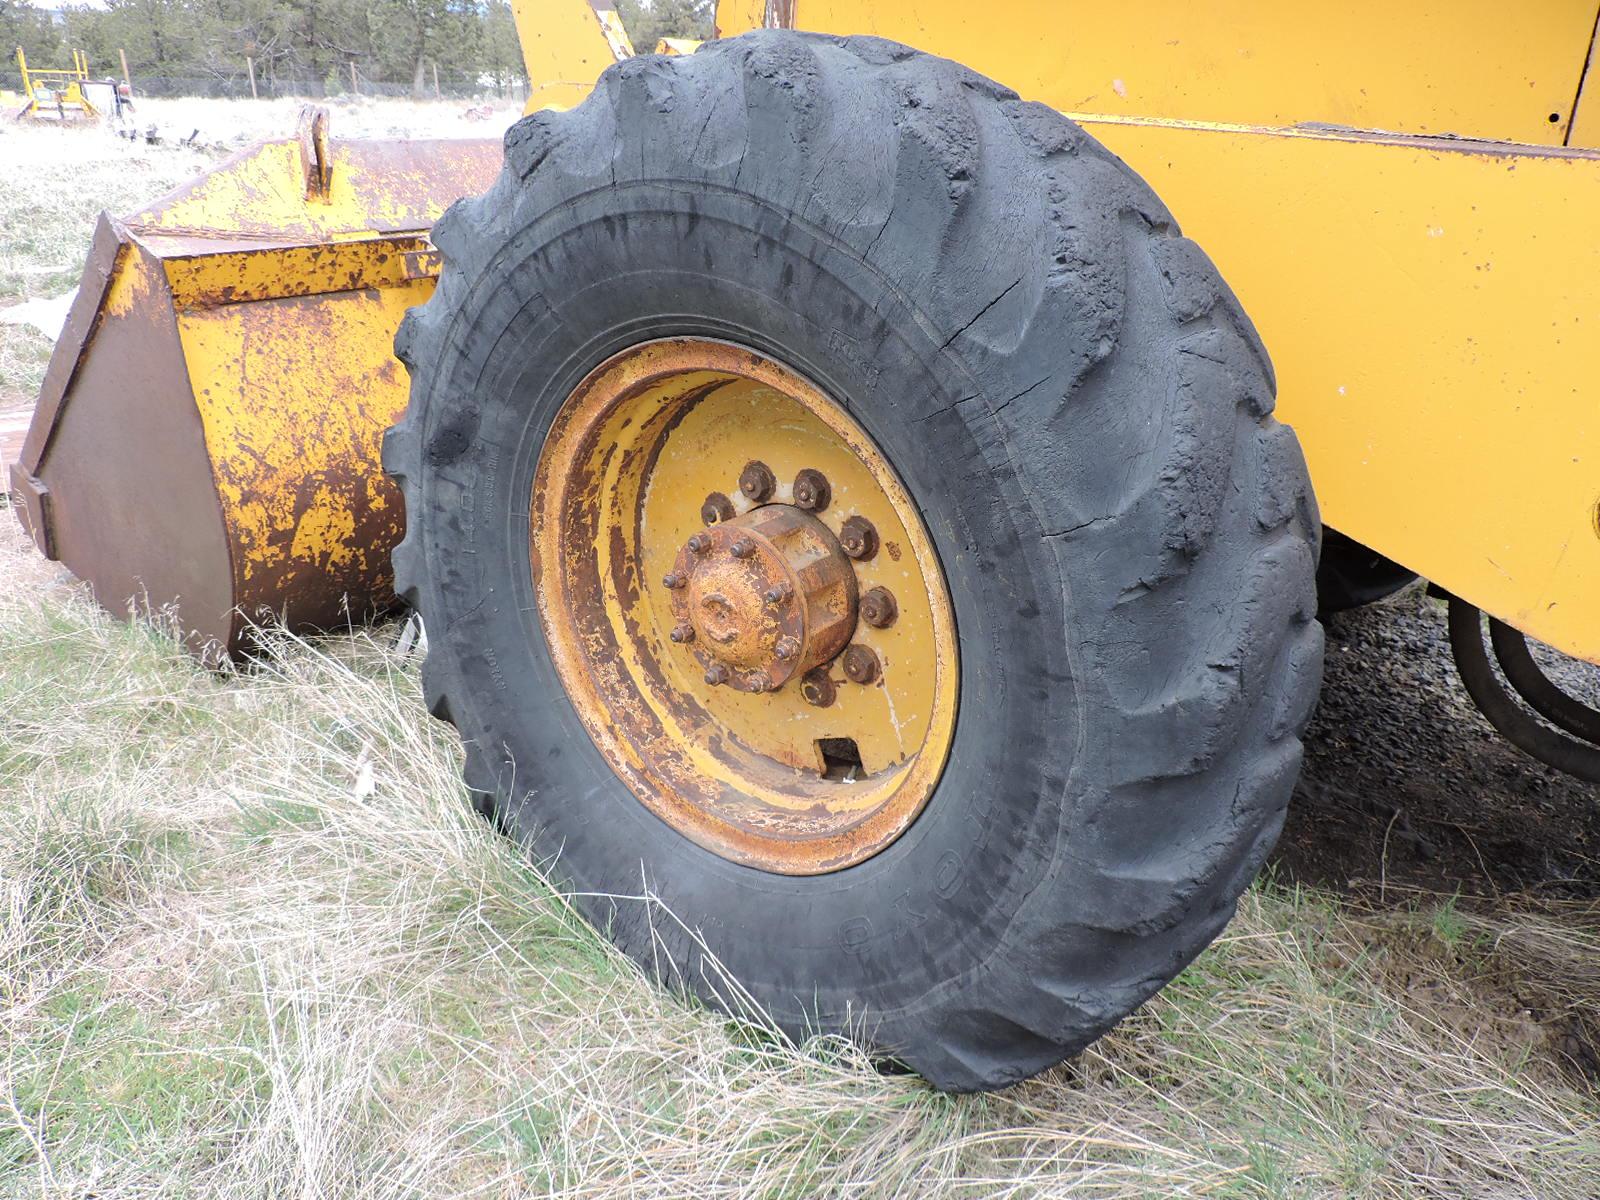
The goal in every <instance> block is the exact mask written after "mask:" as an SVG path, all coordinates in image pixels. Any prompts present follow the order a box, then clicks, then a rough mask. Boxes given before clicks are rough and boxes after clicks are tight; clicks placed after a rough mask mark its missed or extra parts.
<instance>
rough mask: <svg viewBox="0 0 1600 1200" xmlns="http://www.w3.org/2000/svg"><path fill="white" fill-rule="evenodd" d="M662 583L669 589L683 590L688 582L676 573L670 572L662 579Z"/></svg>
mask: <svg viewBox="0 0 1600 1200" xmlns="http://www.w3.org/2000/svg"><path fill="white" fill-rule="evenodd" d="M661 582H662V583H664V584H666V585H667V586H668V587H669V588H681V587H682V586H683V585H684V584H685V583H686V582H688V581H687V580H686V579H684V577H683V576H682V575H679V574H678V573H677V572H676V571H668V572H667V573H666V574H665V575H663V576H662V577H661Z"/></svg>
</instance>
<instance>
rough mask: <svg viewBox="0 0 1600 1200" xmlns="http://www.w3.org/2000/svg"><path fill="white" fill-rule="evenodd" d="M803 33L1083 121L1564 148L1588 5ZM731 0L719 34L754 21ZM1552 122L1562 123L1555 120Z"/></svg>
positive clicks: (1120, 13)
mask: <svg viewBox="0 0 1600 1200" xmlns="http://www.w3.org/2000/svg"><path fill="white" fill-rule="evenodd" d="M794 8H795V27H796V28H800V29H811V30H822V31H826V32H829V33H866V34H877V35H879V36H881V37H887V38H893V39H895V40H896V41H902V42H906V43H909V44H910V45H913V46H916V47H917V48H919V49H922V50H927V51H930V52H932V53H934V54H941V55H944V56H946V57H947V58H953V59H956V60H957V61H959V62H963V63H965V64H966V65H968V66H970V67H972V68H973V69H975V70H977V71H981V72H983V73H984V74H985V75H989V76H991V77H992V78H994V79H998V80H1000V81H1001V82H1003V83H1005V84H1007V85H1009V86H1011V87H1014V88H1016V89H1017V90H1018V91H1019V92H1021V93H1022V94H1023V95H1024V96H1026V97H1028V98H1029V99H1031V100H1041V101H1043V102H1044V103H1046V104H1049V105H1051V106H1053V107H1055V108H1059V109H1063V110H1071V111H1077V112H1088V111H1093V112H1101V113H1108V114H1112V115H1118V116H1143V117H1169V118H1177V119H1183V120H1198V121H1215V122H1235V123H1239V124H1249V125H1296V124H1301V123H1305V122H1324V123H1329V124H1338V125H1349V126H1353V127H1356V128H1362V129H1385V130H1394V131H1398V132H1406V133H1434V134H1442V133H1452V134H1459V135H1461V136H1465V137H1478V138H1495V139H1502V140H1508V141H1519V142H1530V143H1536V144H1543V145H1560V144H1561V143H1562V140H1563V138H1564V137H1565V136H1566V132H1567V124H1568V121H1569V120H1570V118H1571V115H1572V106H1573V100H1574V97H1575V96H1576V95H1577V91H1578V80H1579V76H1580V75H1581V73H1582V71H1583V65H1584V61H1585V59H1586V57H1587V56H1588V53H1589V42H1590V37H1591V35H1592V33H1593V31H1594V27H1595V15H1596V11H1597V5H1596V2H1595V0H1540V2H1539V3H1537V4H1506V3H1503V0H1410V2H1406V0H1401V2H1400V3H1394V2H1392V0H1347V2H1346V3H1344V4H1339V5H1322V4H1319V5H1315V6H1312V5H1305V4H1295V3H1285V2H1284V0H1217V2H1216V3H1211V4H1197V3H1195V2H1194V0H1144V2H1143V3H1141V4H1139V5H1138V6H1137V7H1136V8H1130V7H1128V6H1126V5H1119V4H1106V3H1103V2H1102V0H1062V2H1058V3H1042V2H1035V3H1026V2H1022V0H1012V2H1011V3H999V4H973V3H971V0H878V2H876V3H863V2H862V0H796V3H795V6H794ZM765 11H766V5H765V4H763V3H757V2H752V0H725V2H724V3H723V4H722V5H720V6H719V8H718V13H717V25H718V29H719V31H720V32H722V33H723V34H724V35H726V36H731V35H732V34H736V33H742V32H744V31H745V30H747V29H751V28H754V27H756V26H757V25H759V24H760V20H761V18H762V16H763V15H764V13H765ZM1552 115H1554V116H1555V117H1556V120H1555V121H1552V120H1551V119H1550V118H1551V116H1552Z"/></svg>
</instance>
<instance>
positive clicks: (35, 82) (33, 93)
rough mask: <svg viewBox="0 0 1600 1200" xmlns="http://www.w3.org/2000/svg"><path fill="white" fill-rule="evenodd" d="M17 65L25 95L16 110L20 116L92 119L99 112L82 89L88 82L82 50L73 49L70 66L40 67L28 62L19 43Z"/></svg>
mask: <svg viewBox="0 0 1600 1200" xmlns="http://www.w3.org/2000/svg"><path fill="white" fill-rule="evenodd" d="M17 69H18V70H19V71H21V72H22V95H23V97H24V103H23V106H22V108H21V110H20V111H19V112H18V113H17V117H18V118H19V119H21V118H24V117H32V118H35V119H38V120H56V121H69V120H74V119H76V120H84V121H92V120H94V119H95V118H96V117H98V116H99V115H100V114H99V112H98V111H97V110H96V109H95V106H94V105H93V104H91V103H90V101H89V97H88V96H87V95H85V93H84V84H86V83H88V82H89V56H88V55H87V54H85V53H84V52H83V51H82V50H74V51H73V52H72V66H70V67H64V68H60V67H47V68H43V69H41V68H38V67H30V66H28V58H27V55H25V54H23V52H22V47H21V46H18V47H17Z"/></svg>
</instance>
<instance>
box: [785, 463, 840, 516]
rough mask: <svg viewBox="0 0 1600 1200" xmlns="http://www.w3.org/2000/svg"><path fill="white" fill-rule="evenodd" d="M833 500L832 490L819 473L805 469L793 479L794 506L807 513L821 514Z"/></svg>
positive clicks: (825, 477)
mask: <svg viewBox="0 0 1600 1200" xmlns="http://www.w3.org/2000/svg"><path fill="white" fill-rule="evenodd" d="M832 499H833V488H832V486H830V485H829V483H828V477H827V476H826V475H824V474H823V473H822V472H821V471H817V470H814V469H812V468H811V467H807V468H806V469H805V470H803V471H801V472H800V473H799V474H798V475H796V476H795V477H794V504H795V507H796V508H803V509H805V510H806V511H807V512H821V511H822V510H823V509H825V508H827V507H828V501H830V500H832Z"/></svg>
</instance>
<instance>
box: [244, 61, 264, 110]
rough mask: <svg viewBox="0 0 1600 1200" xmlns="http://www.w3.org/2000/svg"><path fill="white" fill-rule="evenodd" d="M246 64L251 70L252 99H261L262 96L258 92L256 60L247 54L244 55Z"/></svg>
mask: <svg viewBox="0 0 1600 1200" xmlns="http://www.w3.org/2000/svg"><path fill="white" fill-rule="evenodd" d="M244 65H245V66H246V67H247V68H248V69H249V71H250V99H252V100H259V99H261V97H260V96H258V95H257V94H256V60H255V59H254V58H252V57H250V55H248V54H246V55H245V56H244Z"/></svg>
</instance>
